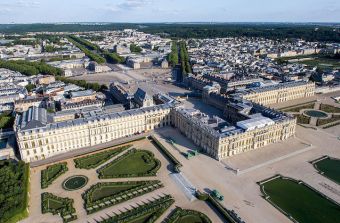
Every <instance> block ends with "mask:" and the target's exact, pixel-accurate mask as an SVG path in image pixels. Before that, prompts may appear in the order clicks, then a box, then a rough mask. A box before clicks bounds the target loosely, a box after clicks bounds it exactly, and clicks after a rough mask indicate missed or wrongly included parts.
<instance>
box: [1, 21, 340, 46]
mask: <svg viewBox="0 0 340 223" xmlns="http://www.w3.org/2000/svg"><path fill="white" fill-rule="evenodd" d="M125 28H134V29H139V30H140V31H143V32H146V33H152V34H156V33H157V34H162V35H165V36H170V37H172V38H215V37H241V36H246V37H265V38H269V39H285V38H302V39H305V40H307V41H331V42H340V33H339V24H326V23H320V24H295V23H216V24H198V23H194V24H157V23H147V24H132V23H111V24H101V25H99V24H2V25H0V33H1V32H2V33H26V32H40V31H49V32H63V31H64V32H67V31H68V32H81V31H105V30H118V29H125Z"/></svg>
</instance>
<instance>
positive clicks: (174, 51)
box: [168, 41, 179, 67]
mask: <svg viewBox="0 0 340 223" xmlns="http://www.w3.org/2000/svg"><path fill="white" fill-rule="evenodd" d="M168 61H169V63H170V65H171V66H172V67H175V66H176V65H177V64H178V63H179V60H178V47H177V42H175V41H173V42H172V43H171V52H170V54H169V55H168Z"/></svg>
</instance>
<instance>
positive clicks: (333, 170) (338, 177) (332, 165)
mask: <svg viewBox="0 0 340 223" xmlns="http://www.w3.org/2000/svg"><path fill="white" fill-rule="evenodd" d="M314 167H315V168H316V169H317V170H319V171H321V172H323V175H324V176H326V177H327V178H329V179H331V180H333V181H335V182H336V183H338V184H340V160H338V159H332V158H327V159H323V160H321V161H319V162H317V163H315V164H314Z"/></svg>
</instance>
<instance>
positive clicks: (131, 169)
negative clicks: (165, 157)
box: [98, 149, 161, 178]
mask: <svg viewBox="0 0 340 223" xmlns="http://www.w3.org/2000/svg"><path fill="white" fill-rule="evenodd" d="M160 166H161V163H160V161H159V160H158V159H155V158H154V155H153V153H152V152H149V151H146V150H136V149H133V150H130V151H128V152H127V153H126V154H124V155H122V156H121V157H119V158H118V159H115V160H113V161H112V162H111V163H109V164H107V165H106V166H104V167H103V168H101V169H99V170H98V173H99V178H122V177H142V176H155V175H156V173H157V171H158V169H159V168H160Z"/></svg>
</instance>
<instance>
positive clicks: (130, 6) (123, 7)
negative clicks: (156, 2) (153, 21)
mask: <svg viewBox="0 0 340 223" xmlns="http://www.w3.org/2000/svg"><path fill="white" fill-rule="evenodd" d="M152 1H153V0H125V1H124V2H122V3H118V4H113V5H112V4H109V5H107V7H106V9H107V10H110V11H113V12H119V11H128V10H135V9H140V8H143V7H145V6H148V5H150V4H151V3H152Z"/></svg>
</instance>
